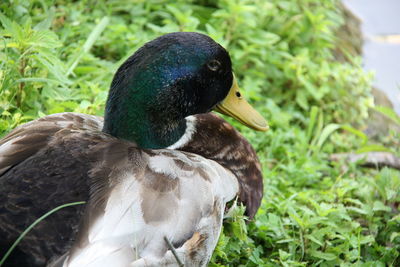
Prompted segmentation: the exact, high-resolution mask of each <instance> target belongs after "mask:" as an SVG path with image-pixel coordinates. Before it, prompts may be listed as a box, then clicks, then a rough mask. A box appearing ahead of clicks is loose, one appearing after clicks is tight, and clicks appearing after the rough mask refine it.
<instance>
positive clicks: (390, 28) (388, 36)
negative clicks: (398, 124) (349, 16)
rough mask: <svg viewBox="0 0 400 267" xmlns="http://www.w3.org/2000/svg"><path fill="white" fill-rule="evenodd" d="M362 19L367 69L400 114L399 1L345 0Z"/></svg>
mask: <svg viewBox="0 0 400 267" xmlns="http://www.w3.org/2000/svg"><path fill="white" fill-rule="evenodd" d="M343 3H344V4H345V5H346V6H347V7H348V8H349V9H350V10H351V11H352V12H353V13H354V14H355V15H356V16H357V17H359V18H360V19H361V21H362V32H363V35H364V39H365V40H364V46H363V58H364V67H365V69H366V70H372V71H374V72H375V81H374V85H375V86H376V87H377V88H378V89H380V90H382V91H383V92H385V93H386V95H387V96H388V97H389V99H390V100H391V101H392V103H393V106H394V109H395V110H396V112H397V113H398V114H400V0H343Z"/></svg>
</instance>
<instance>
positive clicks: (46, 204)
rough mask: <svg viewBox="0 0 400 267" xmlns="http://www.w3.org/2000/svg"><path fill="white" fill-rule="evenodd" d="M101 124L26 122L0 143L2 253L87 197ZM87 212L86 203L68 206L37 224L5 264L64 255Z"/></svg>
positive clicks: (73, 118)
mask: <svg viewBox="0 0 400 267" xmlns="http://www.w3.org/2000/svg"><path fill="white" fill-rule="evenodd" d="M101 125H102V119H101V118H98V117H95V116H90V115H83V114H72V113H64V114H55V115H51V116H47V117H44V118H42V119H38V120H36V121H32V122H30V123H27V124H24V125H22V126H20V127H19V128H16V129H15V130H14V131H12V132H11V133H10V134H8V135H7V136H6V137H5V138H3V139H2V140H1V141H0V240H1V241H0V242H1V244H0V246H1V247H0V249H1V251H0V255H4V253H5V252H6V250H7V249H8V248H9V247H10V246H11V244H12V242H14V241H15V240H16V239H17V238H18V236H19V234H20V233H22V232H23V231H24V230H25V229H26V228H27V227H28V226H29V225H30V224H31V223H33V222H34V221H35V220H36V219H38V218H39V217H40V216H42V215H44V214H45V213H46V212H48V211H50V210H52V209H54V208H56V207H58V206H60V205H63V204H66V203H71V202H75V201H85V200H87V199H88V195H89V183H88V171H89V169H90V164H89V156H90V155H89V154H88V151H89V150H90V147H92V146H95V145H96V144H98V142H99V141H100V140H101V137H102V134H101V133H100V132H99V130H100V129H101V128H100V127H101ZM90 133H92V134H91V136H89V135H90ZM97 133H100V134H97ZM83 210H84V207H83V205H79V206H71V207H68V208H64V209H61V210H59V211H57V212H56V213H54V214H52V215H50V216H49V217H48V218H46V220H45V221H44V222H42V223H39V224H38V225H36V227H35V228H33V229H32V230H31V231H30V232H29V233H28V235H27V236H26V237H25V238H24V239H23V240H22V241H21V243H20V245H19V246H18V248H17V249H16V250H15V251H13V253H12V254H11V256H10V258H9V259H7V261H6V262H5V266H43V265H44V264H46V262H47V260H48V259H50V258H51V257H52V256H54V255H57V254H62V253H64V252H65V251H66V250H67V249H68V246H70V245H71V243H72V242H71V241H72V240H71V239H72V238H73V237H74V236H75V234H74V233H75V232H76V231H77V225H78V223H79V219H80V217H81V214H82V213H83ZM23 251H27V252H29V253H26V254H25V253H23Z"/></svg>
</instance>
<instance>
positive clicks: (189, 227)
mask: <svg viewBox="0 0 400 267" xmlns="http://www.w3.org/2000/svg"><path fill="white" fill-rule="evenodd" d="M212 109H216V110H218V111H220V112H222V113H224V114H227V115H229V116H231V117H234V118H236V119H238V120H239V121H240V122H242V123H243V124H245V125H247V126H249V127H251V128H253V129H255V130H261V131H264V130H266V129H267V124H266V122H265V120H264V119H263V118H262V117H261V116H260V115H259V114H258V113H257V112H256V111H255V110H254V109H252V108H251V106H250V105H249V104H247V102H246V101H245V100H244V98H243V97H242V96H241V94H240V91H239V88H238V86H237V83H236V81H235V78H234V76H233V73H232V67H231V60H230V57H229V55H228V53H227V51H226V50H225V49H224V48H223V47H221V46H220V45H219V44H217V43H216V42H214V41H213V40H212V39H211V38H209V37H208V36H206V35H203V34H199V33H188V32H186V33H171V34H167V35H164V36H161V37H159V38H157V39H155V40H153V41H151V42H149V43H147V44H146V45H144V46H143V47H142V48H140V49H139V50H138V51H137V52H136V53H135V54H134V55H133V56H131V57H130V58H129V59H128V60H127V61H126V62H125V63H123V64H122V66H121V67H120V68H119V69H118V71H117V73H116V74H115V76H114V79H113V82H112V84H111V89H110V92H109V96H108V100H107V103H106V110H105V117H104V122H103V120H102V119H101V118H99V117H96V116H91V115H84V114H76V113H62V114H55V115H50V116H46V117H44V118H41V119H38V120H35V121H32V122H29V123H27V124H24V125H22V126H20V127H18V128H16V129H15V130H14V131H12V132H11V133H10V134H9V135H7V136H6V137H5V138H4V139H3V140H1V141H0V190H1V194H0V239H1V240H2V241H1V242H2V243H1V245H2V249H3V251H4V249H5V248H7V246H8V245H10V243H11V242H13V241H14V240H15V239H16V238H17V236H18V235H19V233H20V232H22V231H23V230H24V229H25V228H26V227H27V226H28V225H29V224H31V223H32V222H33V221H34V220H35V219H37V218H38V217H40V216H41V215H43V214H44V213H46V212H47V211H49V210H51V209H53V208H55V207H57V206H59V205H62V204H65V203H68V202H74V201H81V200H88V204H87V205H86V209H85V211H84V208H83V206H73V207H69V208H65V209H62V210H60V211H58V212H57V213H55V214H52V215H51V216H50V217H48V218H47V219H46V220H45V221H43V222H41V223H40V224H38V225H37V227H36V228H34V229H33V230H32V231H31V232H30V233H29V234H28V235H27V236H26V237H25V239H24V240H23V241H22V242H21V244H20V245H19V247H18V249H17V251H15V252H13V254H12V255H14V258H13V259H10V261H9V263H10V264H11V262H19V264H23V262H24V261H25V262H29V265H30V266H32V265H33V266H35V265H36V266H42V265H44V264H49V263H50V264H53V265H54V266H56V265H57V264H58V265H61V266H62V265H65V266H68V265H70V266H83V265H82V264H86V265H90V264H94V265H93V266H101V265H100V264H102V265H103V266H109V265H110V264H113V265H118V264H119V265H120V266H126V264H128V263H129V264H132V265H133V266H144V264H147V265H148V266H151V265H153V266H162V265H164V266H169V265H171V266H175V265H176V258H175V256H173V255H172V252H173V249H169V247H168V244H167V242H164V241H163V240H162V239H163V238H166V240H168V241H169V242H170V243H171V244H172V245H173V246H174V247H175V248H176V253H178V254H179V256H178V257H180V258H181V259H182V260H183V261H184V262H185V263H186V264H187V266H192V265H193V266H204V265H205V264H207V262H208V261H209V258H210V256H211V252H212V250H213V249H214V247H215V245H216V242H217V240H218V236H219V232H220V229H221V223H222V215H223V213H224V209H225V205H226V203H227V202H229V201H231V200H232V199H234V198H235V196H237V195H239V198H240V199H241V200H242V202H244V204H245V205H246V207H247V214H248V215H249V216H250V217H252V216H254V214H255V212H256V210H257V208H258V207H259V205H260V201H261V197H262V177H261V169H260V164H259V162H258V159H257V156H256V154H255V152H254V150H253V149H252V148H251V146H250V145H249V144H248V142H247V141H246V140H245V139H244V138H243V137H242V136H241V135H240V134H239V133H238V132H237V131H236V130H235V129H233V127H232V126H230V125H229V124H228V123H227V122H225V121H224V120H223V119H221V118H219V117H217V116H216V115H212V114H211V113H208V112H209V111H211V110H212ZM83 212H85V214H84V215H83V216H82V214H83ZM81 217H82V218H83V219H82V221H81V225H80V227H79V232H78V235H77V237H76V240H74V239H75V238H74V236H75V233H76V232H77V231H78V230H77V229H78V224H79V220H80V218H81ZM71 246H72V247H71ZM21 255H23V256H21ZM60 255H63V256H61V257H60V258H59V257H58V256H60ZM19 266H22V265H19Z"/></svg>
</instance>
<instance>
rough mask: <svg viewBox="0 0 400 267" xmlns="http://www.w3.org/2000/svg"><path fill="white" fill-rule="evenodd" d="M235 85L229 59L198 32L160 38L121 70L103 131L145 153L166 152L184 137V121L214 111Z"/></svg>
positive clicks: (113, 88)
mask: <svg viewBox="0 0 400 267" xmlns="http://www.w3.org/2000/svg"><path fill="white" fill-rule="evenodd" d="M233 80H234V78H233V74H232V65H231V60H230V57H229V54H228V53H227V51H226V50H225V49H224V48H223V47H222V46H220V45H219V44H217V43H216V42H214V41H213V40H212V39H211V38H210V37H208V36H206V35H203V34H199V33H193V32H179V33H171V34H167V35H164V36H161V37H159V38H157V39H155V40H153V41H151V42H149V43H147V44H145V45H144V46H143V47H141V48H140V49H139V50H138V51H137V52H136V53H135V54H134V55H132V56H131V57H130V58H129V59H128V60H127V61H125V62H124V63H123V64H122V66H121V67H120V68H119V69H118V71H117V73H116V74H115V76H114V79H113V81H112V84H111V89H110V92H109V96H108V100H107V104H106V111H105V121H104V128H103V131H104V132H106V133H109V134H111V135H113V136H116V137H118V138H121V139H125V140H129V141H134V142H136V143H137V144H138V145H139V146H140V147H142V148H152V149H157V148H165V147H167V146H169V145H172V144H173V143H175V142H176V141H178V140H179V138H180V137H181V136H182V135H183V134H184V132H185V129H186V121H185V117H187V116H189V115H193V114H199V113H205V112H209V111H210V110H212V109H213V108H214V107H215V106H216V105H217V104H219V103H221V102H222V101H223V100H224V99H225V97H226V96H227V95H228V93H229V91H230V89H231V88H232V85H233V84H234V83H233Z"/></svg>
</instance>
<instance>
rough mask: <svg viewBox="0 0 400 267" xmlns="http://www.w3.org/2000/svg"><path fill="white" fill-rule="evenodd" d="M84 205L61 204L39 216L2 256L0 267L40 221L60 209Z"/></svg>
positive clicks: (75, 203)
mask: <svg viewBox="0 0 400 267" xmlns="http://www.w3.org/2000/svg"><path fill="white" fill-rule="evenodd" d="M85 203H86V202H85V201H78V202H71V203H67V204H63V205H61V206H58V207H56V208H54V209H52V210H51V211H49V212H47V213H46V214H44V215H43V216H41V217H40V218H39V219H37V220H36V221H34V222H33V223H32V224H31V225H29V227H28V228H26V229H25V231H23V232H22V233H21V234H20V236H19V237H18V238H17V240H15V242H14V243H13V244H12V246H11V247H10V248H9V249H8V250H7V252H6V254H4V256H3V257H2V258H1V261H0V266H2V265H3V264H4V262H5V261H6V259H7V258H8V256H10V254H11V252H12V251H13V250H14V249H15V247H16V246H17V245H18V244H19V242H21V240H22V239H23V238H24V237H25V236H26V235H27V234H28V233H29V231H30V230H32V228H33V227H35V226H36V225H37V224H38V223H40V222H41V221H43V220H44V219H46V218H47V217H48V216H49V215H51V214H53V213H55V212H56V211H59V210H60V209H63V208H66V207H70V206H75V205H82V204H85Z"/></svg>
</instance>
